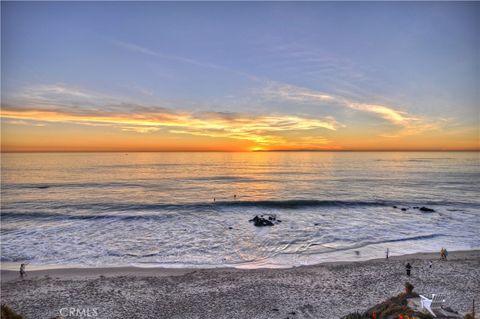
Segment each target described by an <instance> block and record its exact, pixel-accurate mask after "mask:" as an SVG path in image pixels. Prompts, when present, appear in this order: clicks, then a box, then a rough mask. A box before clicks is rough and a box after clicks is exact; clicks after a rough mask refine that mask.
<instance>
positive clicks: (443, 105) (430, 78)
mask: <svg viewBox="0 0 480 319" xmlns="http://www.w3.org/2000/svg"><path fill="white" fill-rule="evenodd" d="M478 30H480V5H479V3H474V2H468V3H461V2H422V3H420V2H403V3H399V2H395V3H392V2H355V3H352V2H348V3H347V2H337V3H331V2H325V3H322V2H300V3H299V2H297V3H295V2H243V3H240V2H205V3H201V2H195V3H185V2H177V3H175V2H166V3H161V2H140V3H133V2H115V3H112V2H75V3H71V2H2V106H3V107H4V108H5V107H6V108H7V109H9V110H13V111H12V112H14V111H15V110H19V109H21V110H25V109H27V108H28V109H32V110H38V109H41V110H44V111H45V110H47V111H52V110H55V111H56V112H64V113H72V112H73V113H79V112H83V113H85V112H88V114H89V115H93V116H98V114H99V113H100V114H104V113H105V112H110V113H115V114H119V113H134V112H137V111H138V109H139V107H143V108H148V109H149V110H157V111H158V110H162V111H165V112H167V113H188V114H197V115H198V114H204V115H202V116H205V114H209V113H211V112H216V113H220V114H242V116H244V117H248V118H256V117H265V116H271V115H275V116H280V117H282V116H283V117H298V118H301V119H319V120H321V121H323V122H329V123H333V122H335V129H326V130H325V128H324V127H322V126H321V125H319V127H317V128H313V129H311V128H309V129H307V130H313V131H312V132H313V133H314V134H310V135H308V134H305V132H303V133H302V134H300V135H302V136H303V137H307V138H308V137H309V136H310V137H312V138H320V139H324V140H326V141H329V142H330V141H331V142H332V143H331V145H335V146H340V148H342V147H344V146H345V147H348V146H349V145H354V144H355V143H353V142H351V143H349V142H348V137H349V136H353V135H356V134H357V131H358V135H361V136H364V137H365V138H372V139H381V140H378V145H385V143H388V142H389V140H385V138H392V137H396V138H397V140H395V139H393V140H392V139H391V140H390V141H392V142H393V143H399V144H401V145H404V144H405V143H407V144H408V145H410V144H411V145H414V144H415V143H414V141H415V139H416V138H417V135H418V134H421V135H422V136H424V135H425V134H427V135H428V134H430V135H432V136H434V135H435V134H437V136H439V137H440V135H438V134H439V132H445V131H447V132H448V134H450V135H449V136H448V137H447V138H446V139H447V140H448V141H450V142H452V143H453V141H455V140H457V141H460V142H461V143H463V144H461V145H464V146H465V145H473V144H475V143H477V145H478V124H479V115H478V113H479V111H478V98H479V96H478V90H479V78H480V76H479V72H480V59H479V52H480V41H479V39H478ZM134 106H137V107H136V108H135V107H134ZM12 114H13V113H12ZM135 114H136V113H135ZM137 115H138V114H137ZM140 115H141V114H140ZM197 115H195V116H193V117H198V116H197ZM398 116H401V117H402V118H399V117H398ZM2 119H4V120H5V119H6V120H7V121H4V122H5V123H4V124H5V125H7V129H8V130H9V131H10V132H12V133H11V134H10V135H14V134H16V132H17V131H18V130H21V129H22V127H23V126H22V127H16V128H15V127H13V126H14V125H15V123H17V126H18V123H20V124H24V123H33V122H35V121H37V120H38V121H37V122H42V119H41V118H36V119H34V118H21V117H20V116H19V115H18V114H17V115H11V117H8V116H5V115H3V116H2ZM8 119H10V120H8ZM19 121H21V122H19ZM32 121H33V122H32ZM65 121H67V122H68V121H72V123H74V125H77V124H78V123H77V122H75V121H73V120H72V119H66V120H65ZM44 122H45V123H43V124H42V123H40V124H41V125H33V126H35V127H36V129H37V130H41V128H40V127H41V126H44V124H48V123H51V122H52V121H51V118H50V119H48V118H45V119H44ZM62 123H63V122H62ZM62 123H58V122H56V123H53V124H51V125H60V124H62ZM33 124H39V123H36V122H35V123H33ZM63 124H65V123H63ZM104 124H105V123H104ZM78 125H84V124H78ZM272 125H278V123H277V122H275V123H272ZM24 126H25V125H24ZM84 126H85V127H84V129H85V130H88V126H86V125H84ZM114 126H115V125H114ZM300 126H301V125H300ZM115 127H116V126H115ZM23 129H26V128H23ZM206 129H207V130H208V129H209V128H206ZM222 129H223V128H222ZM255 129H256V130H258V128H255ZM199 130H201V128H199ZM298 130H302V128H301V127H295V126H294V127H293V129H291V130H288V131H287V130H285V132H283V131H282V132H283V133H285V134H283V133H282V134H283V135H282V139H283V141H285V140H288V141H289V142H294V141H293V140H292V138H293V137H292V136H295V134H296V131H298ZM9 131H7V133H8V132H9ZM172 131H173V130H167V131H165V129H164V128H163V127H162V128H161V129H160V130H153V129H152V130H151V131H148V130H147V131H145V132H149V133H151V134H158V136H161V134H172ZM177 131H178V130H177ZM260 131H261V130H260ZM260 131H259V133H258V135H261V134H266V135H268V134H273V133H272V132H273V131H275V130H273V131H272V132H271V131H268V130H266V131H265V132H260ZM145 132H144V133H145ZM309 132H310V131H309ZM190 133H192V135H195V134H197V135H198V134H200V133H202V134H203V133H204V132H203V131H202V132H200V133H199V132H198V131H195V132H193V131H192V132H190ZM173 134H174V133H173ZM275 134H277V133H275ZM275 134H274V135H275ZM362 134H363V135H362ZM475 134H477V140H476V141H475ZM203 136H205V135H203ZM288 136H289V137H288ZM212 138H215V137H214V136H212ZM227 138H231V136H230V137H227ZM432 138H433V137H430V139H429V140H431V139H432ZM233 139H234V140H235V139H236V138H233ZM240 139H241V138H240ZM425 143H427V142H425ZM472 143H473V144H472ZM290 144H292V143H290ZM322 144H325V143H323V142H322ZM327 145H329V144H328V143H327ZM422 145H423V144H422Z"/></svg>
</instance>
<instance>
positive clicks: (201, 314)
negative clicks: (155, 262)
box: [1, 250, 480, 319]
mask: <svg viewBox="0 0 480 319" xmlns="http://www.w3.org/2000/svg"><path fill="white" fill-rule="evenodd" d="M448 257H449V260H448V261H441V260H439V254H438V253H435V254H432V253H421V254H413V255H405V256H397V257H391V258H390V259H389V260H385V259H377V260H370V261H362V262H345V263H342V262H335V263H325V264H319V265H313V266H302V267H296V268H289V269H251V270H245V269H232V268H216V269H164V268H147V269H146V268H134V267H122V268H93V269H87V268H62V269H49V270H38V271H30V272H27V273H28V275H27V277H26V278H25V279H24V280H21V279H20V278H19V277H18V272H16V271H8V270H2V272H1V275H2V278H1V285H2V287H1V288H2V289H1V292H2V295H1V296H2V303H6V304H8V305H9V306H11V308H12V309H14V310H15V311H17V312H18V313H20V314H22V315H23V316H24V317H25V318H54V317H60V315H61V314H63V315H64V317H65V318H69V317H72V316H67V315H68V311H69V309H67V310H65V308H74V309H75V311H77V313H76V314H79V313H83V314H87V312H88V313H89V314H90V317H96V318H208V319H210V318H272V319H274V318H339V317H341V316H343V315H346V314H348V313H350V312H353V311H356V310H359V311H364V310H366V309H367V308H369V307H371V306H373V305H375V304H377V303H379V302H381V301H383V300H385V299H387V298H389V297H391V296H393V295H396V294H398V293H399V292H401V291H403V289H404V288H403V286H404V283H405V281H407V280H408V281H410V282H411V283H412V284H413V285H414V286H415V289H414V291H416V292H418V293H420V294H424V295H429V294H431V293H444V294H445V295H446V296H447V305H448V306H450V307H451V308H453V309H454V310H457V311H459V312H467V311H469V310H470V308H471V302H472V299H473V298H475V299H476V300H477V301H479V300H480V250H473V251H462V252H450V253H449V256H448ZM429 261H432V263H433V267H432V268H431V269H430V268H429ZM407 262H410V263H411V264H412V266H413V270H412V276H411V277H410V278H408V277H407V276H406V274H405V264H406V263H407ZM27 270H28V268H27ZM62 309H63V310H62ZM66 314H67V315H66ZM95 315H96V316H95ZM78 317H79V316H77V318H78ZM84 317H85V316H84Z"/></svg>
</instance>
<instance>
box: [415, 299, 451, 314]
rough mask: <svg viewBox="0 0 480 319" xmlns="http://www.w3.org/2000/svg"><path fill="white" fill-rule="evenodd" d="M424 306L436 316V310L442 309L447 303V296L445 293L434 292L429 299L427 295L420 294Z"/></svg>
mask: <svg viewBox="0 0 480 319" xmlns="http://www.w3.org/2000/svg"><path fill="white" fill-rule="evenodd" d="M420 298H422V299H421V304H422V308H425V309H427V310H428V312H430V313H431V314H432V315H433V316H434V317H436V316H437V315H436V314H435V312H434V310H441V309H442V306H443V304H444V303H445V298H444V297H443V295H440V294H432V299H428V298H427V297H425V296H422V295H420Z"/></svg>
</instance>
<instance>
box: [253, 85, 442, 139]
mask: <svg viewBox="0 0 480 319" xmlns="http://www.w3.org/2000/svg"><path fill="white" fill-rule="evenodd" d="M261 94H262V95H263V96H264V97H266V98H268V99H277V100H284V101H285V100H286V101H295V102H299V103H314V104H322V103H323V104H329V105H337V106H339V107H344V108H347V109H351V110H354V111H359V112H365V113H371V114H373V115H376V116H378V117H380V118H382V119H384V120H386V121H388V122H390V123H392V124H393V125H395V126H398V127H400V128H401V129H402V133H401V134H403V135H405V134H414V133H419V132H421V131H425V130H431V129H435V128H438V126H439V125H440V124H441V123H444V121H432V120H431V119H426V118H422V117H419V116H414V115H412V114H409V113H408V112H406V111H401V110H398V109H397V108H395V107H392V106H387V105H379V104H373V103H363V102H357V101H352V100H350V99H347V98H345V97H341V96H337V95H332V94H327V93H324V92H319V91H315V90H310V89H306V88H302V87H298V86H294V85H288V84H280V83H276V82H269V83H268V85H267V86H266V87H265V88H264V89H263V90H262V91H261ZM396 135H398V134H396ZM391 136H394V135H391Z"/></svg>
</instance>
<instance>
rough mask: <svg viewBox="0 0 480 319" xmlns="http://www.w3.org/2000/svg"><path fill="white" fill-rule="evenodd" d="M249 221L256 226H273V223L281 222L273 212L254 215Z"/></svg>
mask: <svg viewBox="0 0 480 319" xmlns="http://www.w3.org/2000/svg"><path fill="white" fill-rule="evenodd" d="M249 222H253V224H254V225H255V226H256V227H263V226H274V225H275V223H279V222H281V221H280V220H277V217H276V216H275V215H274V214H266V215H260V216H258V215H256V216H255V217H253V218H252V219H250V220H249Z"/></svg>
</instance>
